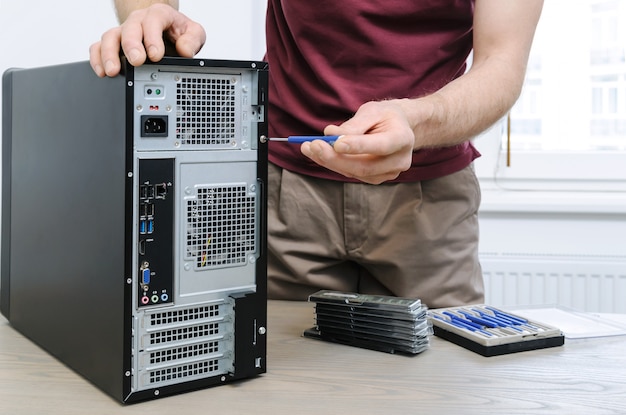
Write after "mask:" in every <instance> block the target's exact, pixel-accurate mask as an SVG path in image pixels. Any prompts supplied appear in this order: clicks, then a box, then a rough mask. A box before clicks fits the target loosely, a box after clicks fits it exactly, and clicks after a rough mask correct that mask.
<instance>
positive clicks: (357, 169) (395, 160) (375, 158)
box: [301, 100, 415, 184]
mask: <svg viewBox="0 0 626 415" xmlns="http://www.w3.org/2000/svg"><path fill="white" fill-rule="evenodd" d="M324 134H325V135H341V136H342V137H341V138H339V139H338V140H337V141H336V142H335V144H334V146H331V145H329V144H327V143H325V142H323V141H321V140H315V141H313V142H309V143H304V144H302V146H301V151H302V154H304V155H305V156H307V157H309V158H310V159H312V160H313V161H315V162H316V163H317V164H319V165H321V166H324V167H326V168H328V169H330V170H332V171H335V172H337V173H340V174H343V175H344V176H346V177H351V178H355V179H358V180H360V181H362V182H366V183H370V184H380V183H382V182H385V181H387V180H392V179H395V178H397V177H398V175H399V174H400V173H402V172H403V171H406V170H408V169H409V167H411V160H412V156H413V148H414V146H415V135H414V133H413V130H412V129H411V126H410V125H409V121H408V119H407V116H406V114H405V112H404V110H403V107H402V105H400V101H398V100H390V101H380V102H368V103H365V104H364V105H362V106H361V108H359V110H358V111H357V112H356V114H355V115H354V117H352V118H351V119H349V120H348V121H346V122H344V123H343V124H341V125H339V126H337V125H329V126H327V127H326V128H325V129H324Z"/></svg>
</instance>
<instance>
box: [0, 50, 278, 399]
mask: <svg viewBox="0 0 626 415" xmlns="http://www.w3.org/2000/svg"><path fill="white" fill-rule="evenodd" d="M267 71H268V68H267V64H266V63H265V62H254V61H228V60H204V59H184V58H165V59H163V60H162V61H160V62H158V63H146V64H145V65H143V66H140V67H132V66H131V65H128V64H126V63H124V64H123V68H122V74H121V75H120V76H117V77H114V78H104V79H100V78H98V77H97V76H96V75H95V74H94V73H93V71H92V70H91V68H90V66H89V64H88V62H75V63H68V64H62V65H54V66H46V67H39V68H31V69H9V70H8V71H6V72H5V73H4V75H3V80H2V82H3V97H2V104H3V112H2V115H3V118H2V240H1V243H2V245H1V272H2V273H1V284H0V310H1V311H2V314H4V316H6V318H7V319H8V320H9V322H10V324H11V325H12V326H13V327H14V328H15V329H16V330H18V331H19V332H21V333H22V334H24V335H25V336H26V337H28V338H30V339H31V340H32V341H34V342H35V343H37V344H38V345H40V346H41V347H42V348H43V349H45V350H46V351H48V352H49V353H51V354H52V355H54V356H55V357H56V358H58V359H59V360H60V361H61V362H63V363H64V364H66V365H67V366H69V367H70V368H72V369H73V370H75V371H76V372H78V373H79V374H81V375H82V376H83V377H85V378H86V379H88V380H89V381H91V382H92V383H93V384H94V385H96V386H97V387H98V388H100V389H102V390H103V391H105V392H106V393H108V394H109V395H111V396H112V397H114V398H116V399H118V400H119V401H121V402H127V403H130V402H137V401H141V400H147V399H152V398H156V397H163V396H167V395H171V394H175V393H181V392H186V391H190V390H195V389H200V388H204V387H208V386H214V385H221V384H225V383H228V382H231V381H234V380H238V379H242V378H248V377H252V376H256V375H259V374H262V373H264V372H265V371H266V315H267V309H266V307H267V301H266V300H267V294H266V289H267V283H266V280H267V271H266V266H267V259H266V258H267V257H266V238H267V237H266V227H267V223H266V222H267V220H266V210H265V208H266V201H267V197H266V192H265V190H266V185H267V144H266V143H265V142H264V141H265V140H261V139H260V137H262V136H266V135H267V114H266V108H267V106H266V104H267V83H268V72H267Z"/></svg>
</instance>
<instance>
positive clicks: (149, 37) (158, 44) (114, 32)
mask: <svg viewBox="0 0 626 415" xmlns="http://www.w3.org/2000/svg"><path fill="white" fill-rule="evenodd" d="M163 34H165V36H166V38H167V39H169V40H170V41H171V42H172V43H173V44H174V45H175V46H176V51H177V52H178V54H179V55H180V56H184V57H193V56H194V55H195V54H196V53H198V52H199V51H200V49H201V48H202V46H203V45H204V42H205V41H206V33H205V31H204V29H203V28H202V26H200V24H198V23H196V22H194V21H193V20H191V19H189V18H188V17H187V16H185V15H184V14H182V13H180V12H179V11H177V10H176V9H174V8H173V7H171V6H168V5H165V4H154V5H152V6H150V7H148V8H145V9H139V10H135V11H134V12H132V13H131V14H130V15H129V16H128V18H127V19H126V20H125V21H124V23H122V25H121V26H119V27H115V28H113V29H110V30H108V31H107V32H105V33H104V34H103V35H102V39H101V40H100V41H99V42H96V43H94V44H93V45H91V47H90V48H89V60H90V63H91V67H92V68H93V70H94V72H95V73H96V74H97V75H98V76H100V77H103V76H116V75H117V74H119V72H120V69H121V63H120V58H119V56H120V45H121V49H122V50H123V51H124V55H125V56H126V58H127V59H128V62H129V63H130V64H131V65H133V66H138V65H141V64H143V63H144V62H145V61H146V58H147V59H150V60H151V61H155V62H156V61H159V60H160V59H161V58H163V56H164V55H165V43H164V41H163Z"/></svg>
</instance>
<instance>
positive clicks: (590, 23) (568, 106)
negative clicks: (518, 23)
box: [477, 0, 626, 191]
mask: <svg viewBox="0 0 626 415" xmlns="http://www.w3.org/2000/svg"><path fill="white" fill-rule="evenodd" d="M506 130H507V128H506V120H503V122H502V123H501V124H500V125H499V126H496V127H495V128H494V129H492V130H491V131H489V132H488V133H487V134H485V137H481V138H479V139H478V140H477V146H478V148H479V150H480V151H481V152H482V153H483V155H484V156H485V157H483V158H484V159H485V160H480V159H479V161H478V162H477V171H478V172H479V176H481V179H485V180H489V179H491V180H493V181H494V182H496V183H497V184H498V186H501V187H504V188H511V189H525V190H545V189H548V190H573V189H575V190H597V191H626V2H625V1H623V0H575V1H571V0H569V1H568V0H545V3H544V9H543V13H542V16H541V19H540V22H539V25H538V27H537V32H536V35H535V39H534V42H533V48H532V51H531V56H530V59H529V63H528V70H527V75H526V82H525V86H524V88H523V91H522V95H521V96H520V99H519V100H518V102H517V103H516V105H515V106H514V107H513V109H512V110H511V112H510V139H509V138H508V137H507V134H506ZM492 147H497V148H498V150H497V151H493V149H492Z"/></svg>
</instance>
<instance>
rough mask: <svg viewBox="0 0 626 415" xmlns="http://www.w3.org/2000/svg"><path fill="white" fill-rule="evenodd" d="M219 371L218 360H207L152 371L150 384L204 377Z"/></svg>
mask: <svg viewBox="0 0 626 415" xmlns="http://www.w3.org/2000/svg"><path fill="white" fill-rule="evenodd" d="M217 371H219V360H217V359H213V360H207V361H204V362H196V363H191V364H186V365H180V366H174V367H168V368H166V369H160V370H153V371H151V372H150V383H152V384H154V383H163V382H170V381H180V380H182V379H185V380H186V379H188V378H191V377H204V376H206V375H207V374H211V373H214V372H217Z"/></svg>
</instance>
